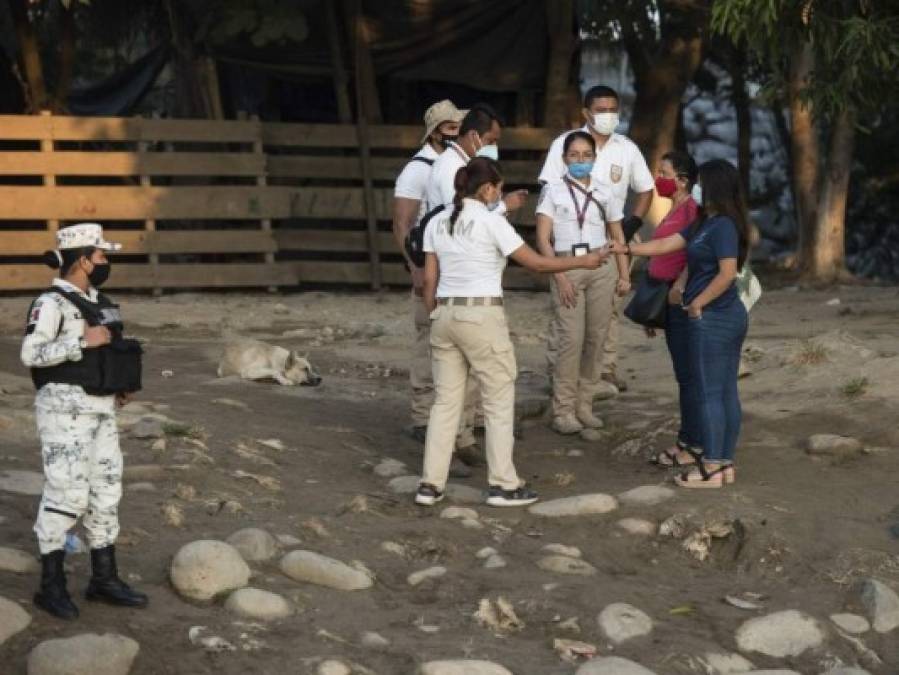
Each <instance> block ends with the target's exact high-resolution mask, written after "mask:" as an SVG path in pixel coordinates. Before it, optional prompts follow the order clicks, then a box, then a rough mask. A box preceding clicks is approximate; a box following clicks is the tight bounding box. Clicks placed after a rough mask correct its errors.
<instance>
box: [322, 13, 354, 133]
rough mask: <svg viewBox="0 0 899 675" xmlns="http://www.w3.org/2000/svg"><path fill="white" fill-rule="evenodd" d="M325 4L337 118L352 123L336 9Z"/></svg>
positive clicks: (342, 122)
mask: <svg viewBox="0 0 899 675" xmlns="http://www.w3.org/2000/svg"><path fill="white" fill-rule="evenodd" d="M324 4H325V11H326V12H327V14H326V18H327V20H328V46H329V47H330V49H331V67H332V69H333V79H334V96H335V97H336V98H337V117H338V119H339V120H340V123H341V124H351V123H352V122H353V111H352V109H351V108H350V89H349V78H348V77H347V72H346V66H345V64H344V62H343V40H341V39H340V26H339V24H338V21H337V7H335V5H334V3H333V2H330V1H327V2H325V3H324Z"/></svg>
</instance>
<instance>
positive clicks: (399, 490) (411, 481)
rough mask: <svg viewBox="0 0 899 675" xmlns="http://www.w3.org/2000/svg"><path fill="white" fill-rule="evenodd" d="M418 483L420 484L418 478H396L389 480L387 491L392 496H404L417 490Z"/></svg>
mask: <svg viewBox="0 0 899 675" xmlns="http://www.w3.org/2000/svg"><path fill="white" fill-rule="evenodd" d="M419 483H421V478H420V477H419V476H397V477H396V478H391V479H390V482H389V483H387V489H388V490H390V491H391V492H393V493H394V494H398V495H406V494H411V493H413V492H415V491H416V490H418V485H419Z"/></svg>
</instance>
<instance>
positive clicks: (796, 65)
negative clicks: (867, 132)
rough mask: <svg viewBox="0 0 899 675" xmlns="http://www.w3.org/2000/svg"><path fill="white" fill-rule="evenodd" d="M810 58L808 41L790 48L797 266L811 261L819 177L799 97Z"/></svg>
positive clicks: (812, 128)
mask: <svg viewBox="0 0 899 675" xmlns="http://www.w3.org/2000/svg"><path fill="white" fill-rule="evenodd" d="M813 62H814V55H813V53H812V48H811V45H809V44H804V45H800V46H798V47H797V48H796V49H795V50H794V52H793V54H792V58H791V63H790V82H789V96H790V156H791V159H792V168H793V201H794V202H795V203H796V226H797V229H798V239H799V242H798V246H797V248H796V257H797V261H798V264H799V267H800V268H804V267H805V266H806V265H808V264H811V261H812V260H813V259H814V257H815V227H816V221H817V216H816V211H817V203H816V200H817V196H818V184H819V178H820V176H819V172H820V168H819V167H820V152H821V151H820V149H819V146H818V129H817V126H816V124H815V121H814V119H813V118H812V111H811V108H810V107H809V106H808V105H807V104H806V103H805V102H803V101H802V99H801V93H802V90H803V89H804V88H805V87H806V86H807V80H808V77H809V75H810V73H811V70H812V65H813Z"/></svg>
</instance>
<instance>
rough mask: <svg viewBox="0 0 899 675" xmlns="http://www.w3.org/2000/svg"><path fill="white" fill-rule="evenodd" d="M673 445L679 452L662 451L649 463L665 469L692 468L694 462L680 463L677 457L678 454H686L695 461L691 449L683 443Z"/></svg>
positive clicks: (694, 455)
mask: <svg viewBox="0 0 899 675" xmlns="http://www.w3.org/2000/svg"><path fill="white" fill-rule="evenodd" d="M675 445H676V446H677V449H678V451H679V452H675V453H671V452H668V449H666V450H662V451H661V452H659V453H657V454H656V455H654V456H653V457H652V458H650V460H649V463H650V464H655V465H656V466H661V467H663V468H665V469H676V468H678V467H682V466H693V465H695V464H696V461H692V462H682V461H680V460H679V459H678V455H679V454H680V452H686V453H687V454H689V455H690V456H691V457H693V458H694V460H695V459H696V457H697V455H696V453H695V452H692V451H691V448H690V446H689V445H687V444H686V443H684V442H683V441H677V442H676V443H675ZM669 449H670V448H669ZM700 454H702V453H700Z"/></svg>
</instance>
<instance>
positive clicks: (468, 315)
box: [415, 157, 608, 506]
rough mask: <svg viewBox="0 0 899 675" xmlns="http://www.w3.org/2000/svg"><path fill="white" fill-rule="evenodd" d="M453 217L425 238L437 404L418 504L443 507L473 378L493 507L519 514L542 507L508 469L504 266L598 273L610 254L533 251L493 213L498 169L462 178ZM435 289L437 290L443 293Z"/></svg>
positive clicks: (510, 390)
mask: <svg viewBox="0 0 899 675" xmlns="http://www.w3.org/2000/svg"><path fill="white" fill-rule="evenodd" d="M455 185H456V197H455V199H454V201H453V211H452V213H451V214H447V215H446V216H444V217H442V218H440V219H439V220H436V221H435V222H432V223H431V224H430V225H429V226H428V229H427V232H426V233H425V245H424V249H425V252H426V253H427V260H426V263H425V279H424V301H425V305H426V307H427V308H428V310H429V311H430V312H431V363H432V366H433V371H434V389H435V394H436V399H435V401H434V405H433V407H432V408H431V416H430V419H429V421H428V433H427V439H426V441H425V458H424V470H423V474H422V479H421V484H420V485H419V488H418V492H417V493H416V495H415V502H416V503H417V504H422V505H426V506H430V505H432V504H435V503H436V502H438V501H440V500H441V499H443V491H444V488H445V486H446V479H447V473H448V471H449V465H450V459H451V457H452V454H453V442H454V439H455V437H456V431H457V429H458V428H459V418H460V416H461V414H462V404H463V401H464V398H465V382H466V380H467V378H468V374H469V371H470V372H471V373H472V374H473V375H474V377H475V378H476V379H477V382H478V386H479V387H480V391H481V397H482V401H483V406H484V418H485V422H486V431H487V438H486V442H487V443H486V444H487V448H486V453H487V465H488V476H487V479H488V495H487V504H489V505H491V506H519V505H525V504H531V503H533V502H535V501H536V500H537V494H536V493H535V492H533V491H532V490H529V489H528V488H526V487H525V485H524V482H523V481H522V480H521V479H520V478H519V477H518V474H517V473H516V471H515V466H514V464H513V462H512V446H513V442H514V439H513V436H512V427H513V419H514V408H515V377H516V375H517V369H516V365H515V352H514V350H513V347H512V342H511V340H510V339H509V329H508V326H507V325H506V317H505V313H504V311H503V289H502V274H503V270H504V269H505V267H506V257H507V256H511V257H512V259H513V260H515V261H516V262H518V263H519V264H521V265H523V266H524V267H527V268H528V269H531V270H534V271H537V272H563V271H566V270H571V269H596V268H597V267H599V266H600V265H601V264H603V263H604V262H605V260H606V259H607V257H608V252H607V251H606V250H605V249H601V250H597V251H592V252H590V253H588V254H586V255H583V256H577V257H568V258H553V257H547V256H542V255H540V254H538V253H537V252H536V251H534V250H533V249H532V248H530V247H529V246H527V245H526V244H525V243H524V241H523V240H522V239H521V237H520V236H518V233H516V232H515V230H514V229H513V227H512V225H510V224H509V221H508V220H506V218H505V217H504V216H503V215H501V214H499V213H497V212H496V211H495V210H494V209H495V205H496V204H497V203H498V202H499V200H500V199H501V198H502V195H503V192H502V188H503V179H502V175H501V174H500V172H499V165H498V164H497V163H496V162H495V161H493V160H491V159H487V158H483V157H478V158H475V159H473V160H471V162H469V164H468V165H467V166H465V167H462V168H461V169H459V172H458V173H457V174H456V183H455ZM438 279H439V283H438Z"/></svg>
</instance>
